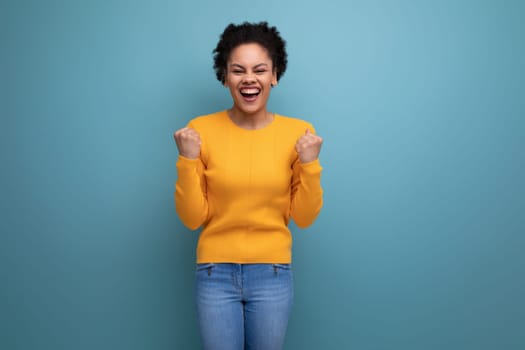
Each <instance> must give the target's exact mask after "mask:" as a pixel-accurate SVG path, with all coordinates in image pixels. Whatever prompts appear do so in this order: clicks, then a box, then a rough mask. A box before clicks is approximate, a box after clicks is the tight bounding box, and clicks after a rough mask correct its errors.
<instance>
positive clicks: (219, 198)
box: [175, 111, 323, 264]
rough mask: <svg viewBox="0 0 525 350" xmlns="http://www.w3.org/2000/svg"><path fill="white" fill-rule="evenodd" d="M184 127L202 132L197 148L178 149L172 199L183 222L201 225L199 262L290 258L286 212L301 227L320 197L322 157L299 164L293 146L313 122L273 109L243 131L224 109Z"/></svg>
mask: <svg viewBox="0 0 525 350" xmlns="http://www.w3.org/2000/svg"><path fill="white" fill-rule="evenodd" d="M188 126H189V127H191V128H193V129H195V130H196V131H197V132H198V133H199V134H200V137H201V141H202V144H201V153H200V157H199V158H197V159H188V158H185V157H183V156H179V159H178V161H177V172H178V179H177V182H176V185H175V206H176V209H177V213H178V215H179V217H180V219H181V220H182V222H183V223H184V224H185V225H186V226H187V227H188V228H190V229H192V230H194V229H197V228H199V227H200V226H201V225H204V228H203V230H202V232H201V234H200V237H199V242H198V245H197V263H209V262H216V263H221V262H229V263H239V264H243V263H246V264H248V263H290V262H291V248H292V236H291V233H290V230H289V229H288V222H289V218H290V217H292V218H293V220H294V221H295V223H296V224H297V226H299V227H306V226H308V225H310V224H311V223H312V222H313V221H314V220H315V218H316V217H317V214H318V213H319V211H320V209H321V206H322V204H323V199H322V196H323V191H322V189H321V183H320V179H321V169H322V168H321V165H320V164H319V160H315V161H312V162H309V163H304V164H302V163H300V161H299V157H298V155H297V152H296V151H295V143H296V142H297V140H298V139H299V137H301V136H302V135H304V133H305V131H306V129H307V128H309V129H310V130H311V131H312V132H315V130H314V129H313V127H312V125H311V124H309V123H307V122H305V121H303V120H299V119H294V118H289V117H284V116H280V115H277V114H276V115H275V118H274V120H273V121H272V123H271V124H269V125H268V126H266V127H264V128H262V129H257V130H246V129H243V128H240V127H238V126H237V125H236V124H234V123H233V122H232V121H231V119H230V118H229V117H228V114H227V112H226V111H221V112H217V113H214V114H210V115H206V116H201V117H198V118H195V119H193V120H192V121H190V123H189V124H188Z"/></svg>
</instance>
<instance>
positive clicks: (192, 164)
mask: <svg viewBox="0 0 525 350" xmlns="http://www.w3.org/2000/svg"><path fill="white" fill-rule="evenodd" d="M177 173H178V178H177V182H176V184H175V195H174V197H175V208H176V210H177V214H178V215H179V217H180V219H181V220H182V222H183V223H184V225H186V226H187V227H188V228H189V229H191V230H195V229H197V228H199V227H200V226H201V225H202V224H203V223H204V222H205V221H206V219H207V217H208V199H207V196H206V179H205V178H204V164H203V162H202V160H201V159H200V158H197V159H189V158H185V157H183V156H179V159H178V161H177Z"/></svg>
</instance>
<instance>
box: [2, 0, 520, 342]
mask: <svg viewBox="0 0 525 350" xmlns="http://www.w3.org/2000/svg"><path fill="white" fill-rule="evenodd" d="M0 16H1V18H0V23H1V24H0V25H1V30H0V33H1V34H0V35H1V37H0V38H1V62H0V66H1V67H2V71H1V77H0V80H1V81H2V83H1V89H2V90H1V98H2V100H1V116H2V117H1V124H0V125H1V131H0V142H1V172H0V176H1V179H0V180H1V182H0V183H1V186H2V188H1V202H0V203H1V207H0V210H1V211H0V213H1V220H0V225H1V226H0V229H1V242H0V253H1V258H0V259H1V260H0V274H1V275H0V277H1V280H0V281H1V282H0V283H1V290H0V291H1V294H0V321H1V327H0V332H1V335H0V348H2V349H6V350H8V349H24V350H25V349H42V350H44V349H53V350H57V349H89V350H91V349H128V350H131V349H159V350H160V349H197V348H198V347H199V342H198V335H197V328H196V320H195V315H194V310H193V304H192V303H193V299H192V298H193V294H192V283H193V269H194V256H195V255H194V254H195V253H194V248H195V244H196V240H197V236H198V234H197V233H195V232H190V231H188V230H187V229H185V228H184V227H183V226H182V224H181V223H180V221H179V220H178V218H177V217H176V214H175V210H174V204H173V190H174V186H173V185H174V182H175V180H176V171H175V161H176V157H177V152H176V147H175V143H174V142H173V139H172V134H173V131H174V130H176V129H178V128H180V127H182V126H184V125H185V123H186V122H187V121H188V120H189V119H191V118H193V117H194V116H197V115H201V114H206V113H211V112H214V111H217V110H221V109H224V108H228V107H229V106H230V105H231V100H230V96H229V94H228V91H227V90H226V89H225V88H224V87H222V86H221V85H220V84H219V83H218V82H217V81H216V80H215V77H214V73H213V70H212V55H211V51H212V49H213V48H214V47H215V44H216V42H217V40H218V37H219V34H220V33H221V32H222V30H223V29H224V27H225V26H226V25H227V24H228V23H230V22H234V23H240V22H242V21H244V20H248V21H259V20H268V21H269V22H270V24H272V25H276V26H277V27H278V28H279V29H280V31H281V33H282V35H283V36H284V38H285V39H286V40H287V41H288V50H289V68H288V71H287V72H286V74H285V75H284V77H283V78H282V80H281V82H280V85H279V86H278V87H277V88H275V89H274V90H273V92H272V97H271V100H270V109H271V110H273V111H276V112H278V113H281V114H285V115H289V116H295V117H300V118H303V119H307V120H309V121H311V122H312V123H313V124H314V125H315V127H316V129H317V131H318V133H319V134H320V135H321V136H323V137H324V139H325V143H324V145H323V150H322V164H323V166H324V172H323V178H322V182H323V186H324V189H325V206H324V209H323V211H322V213H321V215H320V217H319V218H318V220H317V222H316V223H315V224H314V225H313V226H311V227H310V228H308V229H306V230H298V229H297V228H296V227H295V226H292V229H293V233H294V237H295V246H294V264H295V278H296V303H295V305H294V309H293V314H292V319H291V323H290V326H289V333H288V337H287V341H286V349H302V350H307V349H361V350H363V349H403V350H409V349H414V350H421V349H424V350H425V349H476V350H481V349H505V350H513V349H523V348H525V301H524V295H525V277H524V269H525V254H524V249H525V237H524V234H525V213H524V211H525V186H524V185H525V184H524V182H525V157H524V150H525V121H524V117H525V88H524V87H525V76H524V72H525V69H524V68H525V67H524V65H525V40H524V39H523V37H524V34H525V21H524V20H523V18H524V16H525V2H523V1H511V0H508V1H497V0H493V1H457V0H456V1H452V0H447V1H401V0H398V1H387V0H383V1H381V0H376V1H315V2H308V1H274V0H271V1H270V0H266V1H261V2H254V1H211V0H207V1H193V2H191V1H186V2H182V1H45V2H44V1H29V0H25V1H24V0H22V1H18V0H17V1H15V0H12V1H7V2H6V1H2V3H1V5H0Z"/></svg>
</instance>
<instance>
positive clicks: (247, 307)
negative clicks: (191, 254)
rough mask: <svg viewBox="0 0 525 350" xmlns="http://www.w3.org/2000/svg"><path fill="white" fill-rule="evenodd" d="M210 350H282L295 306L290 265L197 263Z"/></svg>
mask: <svg viewBox="0 0 525 350" xmlns="http://www.w3.org/2000/svg"><path fill="white" fill-rule="evenodd" d="M195 297H196V304H197V317H198V321H199V328H200V334H201V340H202V348H203V349H204V350H243V349H245V350H278V349H281V348H282V346H283V343H284V336H285V333H286V326H287V324H288V316H289V314H290V309H291V306H292V302H293V275H292V268H291V265H289V264H197V271H196V288H195Z"/></svg>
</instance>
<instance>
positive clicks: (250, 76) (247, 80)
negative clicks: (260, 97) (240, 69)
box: [242, 72, 255, 84]
mask: <svg viewBox="0 0 525 350" xmlns="http://www.w3.org/2000/svg"><path fill="white" fill-rule="evenodd" d="M242 81H243V83H245V84H251V83H253V82H255V74H254V73H251V72H248V73H246V74H245V75H244V77H243V80H242Z"/></svg>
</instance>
